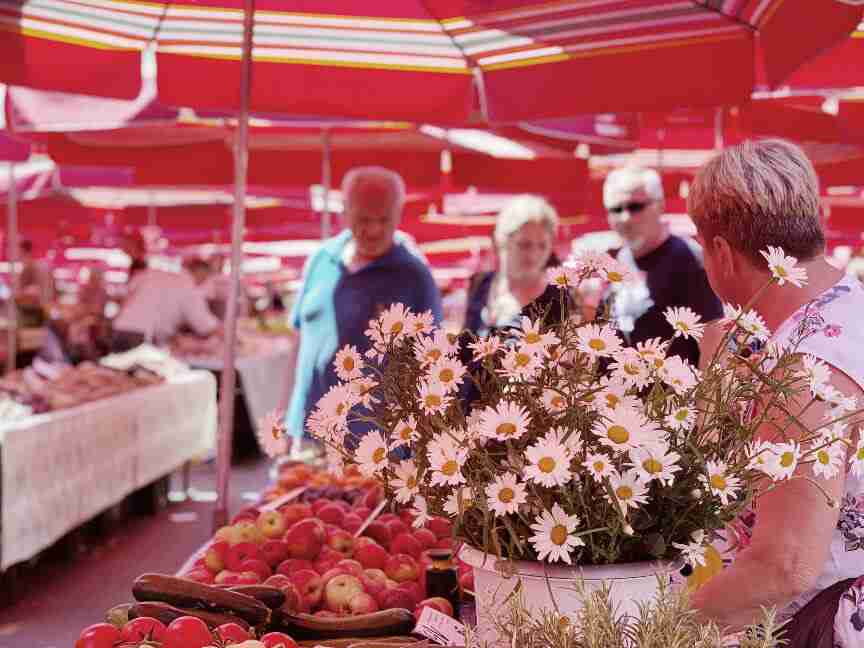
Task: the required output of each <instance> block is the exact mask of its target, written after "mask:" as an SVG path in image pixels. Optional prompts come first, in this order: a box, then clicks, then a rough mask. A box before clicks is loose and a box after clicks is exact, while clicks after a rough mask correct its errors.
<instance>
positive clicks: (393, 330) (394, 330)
mask: <svg viewBox="0 0 864 648" xmlns="http://www.w3.org/2000/svg"><path fill="white" fill-rule="evenodd" d="M404 327H405V324H404V322H393V325H392V326H391V327H390V334H391V335H399V334H400V333H401V332H402V329H403V328H404Z"/></svg>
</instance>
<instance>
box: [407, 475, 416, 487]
mask: <svg viewBox="0 0 864 648" xmlns="http://www.w3.org/2000/svg"><path fill="white" fill-rule="evenodd" d="M405 485H406V486H407V487H408V488H410V489H411V490H413V489H414V488H416V487H417V478H416V477H414V476H411V477H409V478H408V479H406V480H405Z"/></svg>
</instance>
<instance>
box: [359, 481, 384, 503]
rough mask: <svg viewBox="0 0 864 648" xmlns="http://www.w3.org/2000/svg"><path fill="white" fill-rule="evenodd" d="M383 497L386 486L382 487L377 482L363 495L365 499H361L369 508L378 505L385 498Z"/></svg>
mask: <svg viewBox="0 0 864 648" xmlns="http://www.w3.org/2000/svg"><path fill="white" fill-rule="evenodd" d="M383 499H384V488H383V487H381V486H380V485H378V484H376V485H375V486H373V487H372V488H370V489H369V490H368V491H366V494H365V495H364V496H363V499H362V500H360V503H361V504H362V505H363V506H365V507H367V508H369V509H374V508H375V507H376V506H378V505H379V504H380V503H381V500H383Z"/></svg>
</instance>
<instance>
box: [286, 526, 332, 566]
mask: <svg viewBox="0 0 864 648" xmlns="http://www.w3.org/2000/svg"><path fill="white" fill-rule="evenodd" d="M324 538H325V536H324V524H323V523H322V522H321V521H320V520H316V519H315V518H306V519H305V520H300V521H299V522H295V523H294V524H293V525H291V528H290V529H288V531H287V532H286V533H285V542H287V543H288V556H289V557H290V558H303V559H304V560H315V559H316V558H317V557H318V554H320V553H321V547H322V546H323V545H324Z"/></svg>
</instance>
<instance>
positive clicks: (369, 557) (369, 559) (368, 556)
mask: <svg viewBox="0 0 864 648" xmlns="http://www.w3.org/2000/svg"><path fill="white" fill-rule="evenodd" d="M360 540H363V538H358V539H357V542H359V541H360ZM368 540H369V542H366V543H364V544H363V545H362V546H361V547H359V548H358V547H357V546H356V545H355V547H354V559H355V560H356V561H357V562H359V563H360V564H361V565H363V567H364V568H365V569H384V566H385V565H386V564H387V557H388V556H389V554H388V553H387V550H386V549H385V548H384V547H382V546H381V545H379V544H378V543H377V542H375V541H374V540H372V539H371V538H369V539H368Z"/></svg>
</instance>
